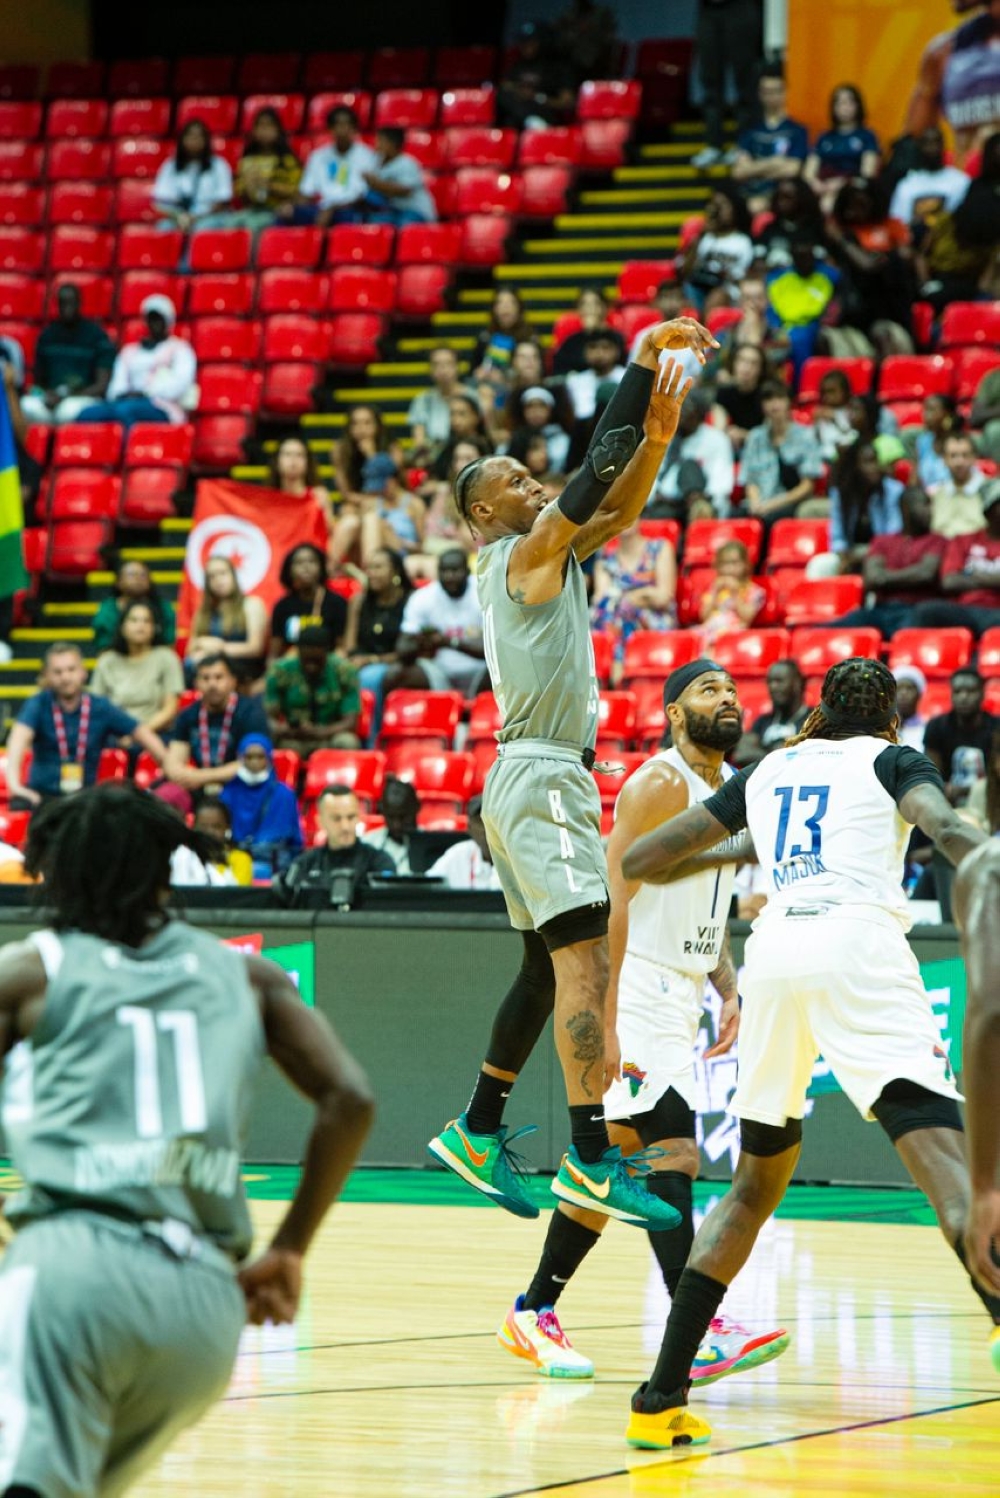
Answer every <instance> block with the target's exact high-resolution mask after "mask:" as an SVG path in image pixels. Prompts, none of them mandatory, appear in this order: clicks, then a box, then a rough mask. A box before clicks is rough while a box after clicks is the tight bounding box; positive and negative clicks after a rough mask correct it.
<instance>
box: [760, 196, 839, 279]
mask: <svg viewBox="0 0 1000 1498" xmlns="http://www.w3.org/2000/svg"><path fill="white" fill-rule="evenodd" d="M823 235H824V219H823V210H822V209H821V208H820V206H819V198H817V196H816V194H815V193H814V192H813V190H812V188H811V187H810V186H809V184H808V182H803V180H802V178H801V177H786V178H785V179H784V180H783V181H781V182H779V183H778V184H777V186H776V187H775V189H774V196H773V197H772V199H771V216H770V217H769V218H768V219H767V221H766V222H765V223H763V224H762V225H761V226H760V227H759V228H758V230H757V232H756V233H755V235H754V244H755V245H756V247H757V249H756V254H757V260H758V262H759V261H762V260H763V261H765V262H766V264H767V265H781V264H785V263H787V259H788V257H789V256H790V255H791V253H792V245H793V244H794V243H795V242H796V241H797V240H806V239H808V240H809V241H810V243H812V244H817V245H819V244H822V243H823Z"/></svg>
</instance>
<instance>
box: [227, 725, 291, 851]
mask: <svg viewBox="0 0 1000 1498" xmlns="http://www.w3.org/2000/svg"><path fill="white" fill-rule="evenodd" d="M236 752H237V763H236V774H235V775H234V776H233V778H232V780H229V781H227V783H226V784H225V785H224V786H223V788H222V792H221V794H220V796H219V800H220V801H221V802H222V804H223V806H225V807H226V809H227V810H228V812H229V816H230V819H231V821H232V828H233V842H234V843H235V844H236V846H237V847H238V848H241V849H242V850H243V852H244V853H249V854H250V857H251V858H252V859H253V875H254V878H255V879H271V878H273V877H274V875H275V874H280V873H283V872H284V870H285V869H287V868H288V866H289V864H290V863H291V862H292V859H293V858H295V857H296V856H297V855H298V854H299V853H301V852H302V848H303V838H302V823H301V821H300V820H299V804H298V801H297V800H296V799H295V792H294V791H293V790H291V789H290V787H289V786H287V785H282V783H281V781H280V780H279V779H278V777H277V775H276V774H275V773H274V748H273V746H272V744H271V740H270V739H269V738H268V737H267V735H266V734H263V733H248V734H245V735H244V737H243V738H242V739H240V742H239V745H238V746H237V751H236Z"/></svg>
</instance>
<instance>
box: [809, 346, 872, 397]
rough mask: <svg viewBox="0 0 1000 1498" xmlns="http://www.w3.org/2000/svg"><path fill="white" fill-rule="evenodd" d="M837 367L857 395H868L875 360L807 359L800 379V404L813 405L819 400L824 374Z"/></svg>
mask: <svg viewBox="0 0 1000 1498" xmlns="http://www.w3.org/2000/svg"><path fill="white" fill-rule="evenodd" d="M835 369H839V370H841V371H842V372H843V373H844V374H845V375H846V376H847V378H848V380H849V381H850V383H851V390H852V391H853V393H854V394H855V395H867V394H868V392H869V390H871V388H872V376H873V375H874V373H875V362H874V360H872V359H862V358H858V359H825V358H820V357H815V358H812V359H807V360H806V361H805V363H804V364H803V366H802V375H801V378H800V380H799V405H800V406H802V405H812V404H813V403H814V402H816V401H818V400H819V387H820V385H821V384H822V382H823V376H824V375H828V374H831V373H832V372H833V371H834V370H835Z"/></svg>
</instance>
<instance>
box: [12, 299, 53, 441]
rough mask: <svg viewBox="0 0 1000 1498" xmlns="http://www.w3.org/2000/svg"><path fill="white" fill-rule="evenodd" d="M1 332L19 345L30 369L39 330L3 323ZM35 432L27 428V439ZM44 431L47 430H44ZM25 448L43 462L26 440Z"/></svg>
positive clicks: (25, 323) (18, 323)
mask: <svg viewBox="0 0 1000 1498" xmlns="http://www.w3.org/2000/svg"><path fill="white" fill-rule="evenodd" d="M2 331H3V332H4V333H5V334H6V336H7V337H8V338H13V339H15V340H16V341H17V342H18V343H19V344H20V345H21V347H22V349H23V350H24V358H25V362H26V364H27V367H28V368H29V369H31V368H32V366H33V365H34V362H35V347H36V345H37V343H38V335H39V332H40V331H41V329H40V328H38V327H36V326H35V325H34V324H33V323H30V322H5V323H4V325H3V330H2ZM37 430H38V428H37V427H29V428H28V437H29V438H30V437H31V433H32V432H33V431H37ZM45 430H48V429H47V428H45ZM25 446H26V447H27V448H28V451H29V452H31V455H32V457H34V458H36V459H37V461H38V462H43V461H44V459H45V456H46V455H45V453H44V452H43V453H42V455H41V456H39V454H38V453H37V452H32V449H31V446H30V443H29V442H28V441H27V439H26V440H25Z"/></svg>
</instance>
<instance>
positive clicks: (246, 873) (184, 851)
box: [160, 787, 253, 889]
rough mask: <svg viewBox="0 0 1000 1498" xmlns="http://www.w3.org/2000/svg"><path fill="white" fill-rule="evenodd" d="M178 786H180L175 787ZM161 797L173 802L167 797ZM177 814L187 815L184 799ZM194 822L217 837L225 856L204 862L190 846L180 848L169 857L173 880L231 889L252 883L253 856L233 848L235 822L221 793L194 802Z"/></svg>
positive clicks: (186, 883)
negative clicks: (221, 797) (220, 795)
mask: <svg viewBox="0 0 1000 1498" xmlns="http://www.w3.org/2000/svg"><path fill="white" fill-rule="evenodd" d="M175 789H179V787H175ZM160 799H161V800H162V801H165V802H166V804H167V805H170V804H171V803H170V801H169V800H168V798H167V797H165V796H163V795H162V793H161V795H160ZM175 810H176V811H177V815H178V816H179V817H183V816H184V815H185V812H184V809H183V802H179V803H178V804H177V806H176V807H175ZM194 825H195V827H196V828H197V830H198V831H199V832H207V833H208V835H209V837H214V838H215V841H216V843H217V844H218V845H219V847H220V849H221V850H222V857H221V858H220V859H219V860H218V861H213V862H212V863H207V864H205V863H202V861H201V859H200V858H199V857H198V855H197V854H196V853H194V852H193V851H192V850H191V849H190V848H178V849H177V850H176V851H175V852H174V853H173V854H172V855H171V858H170V883H171V884H172V885H179V886H187V887H190V886H192V885H194V886H204V885H208V884H211V885H215V886H217V887H218V886H223V887H228V888H230V889H234V888H239V887H240V886H241V885H242V886H244V887H246V886H248V885H251V884H252V883H253V859H252V858H251V857H250V854H249V853H245V852H244V851H243V849H242V848H234V847H233V845H232V844H233V824H232V818H231V817H230V815H229V808H228V807H227V806H225V805H224V804H223V802H222V801H220V800H219V797H218V796H202V797H201V798H200V800H199V801H198V802H197V804H196V805H195V809H194Z"/></svg>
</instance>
